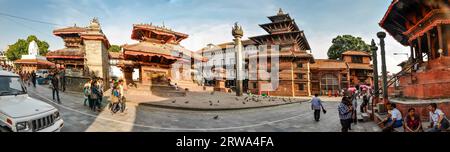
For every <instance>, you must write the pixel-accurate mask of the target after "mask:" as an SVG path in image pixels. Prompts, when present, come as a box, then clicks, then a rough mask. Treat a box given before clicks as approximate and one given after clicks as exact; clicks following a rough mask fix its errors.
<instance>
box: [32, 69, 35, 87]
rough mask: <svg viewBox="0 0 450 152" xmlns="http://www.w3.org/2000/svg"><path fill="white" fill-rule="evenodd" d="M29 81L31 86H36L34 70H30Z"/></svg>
mask: <svg viewBox="0 0 450 152" xmlns="http://www.w3.org/2000/svg"><path fill="white" fill-rule="evenodd" d="M31 83H33V87H34V88H36V72H34V71H32V72H31Z"/></svg>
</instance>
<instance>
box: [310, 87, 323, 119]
mask: <svg viewBox="0 0 450 152" xmlns="http://www.w3.org/2000/svg"><path fill="white" fill-rule="evenodd" d="M311 109H312V110H314V120H316V122H318V121H319V120H320V112H321V110H323V111H324V113H326V110H325V108H324V107H323V105H322V101H321V100H320V98H319V94H317V93H316V94H315V95H314V97H313V98H312V99H311Z"/></svg>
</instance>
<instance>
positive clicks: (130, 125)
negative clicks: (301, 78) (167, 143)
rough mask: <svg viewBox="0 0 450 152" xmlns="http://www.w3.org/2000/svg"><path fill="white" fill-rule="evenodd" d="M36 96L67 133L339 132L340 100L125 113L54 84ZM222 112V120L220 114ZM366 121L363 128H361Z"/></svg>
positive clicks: (369, 127) (371, 127) (372, 127)
mask: <svg viewBox="0 0 450 152" xmlns="http://www.w3.org/2000/svg"><path fill="white" fill-rule="evenodd" d="M29 90H30V91H29V93H30V96H31V97H33V98H38V99H40V100H43V101H45V102H48V103H51V104H53V105H55V107H57V108H58V109H59V110H60V113H61V115H62V118H63V120H64V122H65V127H63V129H62V131H63V132H186V131H189V132H210V131H215V132H236V131H242V132H255V131H258V132H339V131H340V123H339V118H338V115H337V105H338V104H339V102H336V101H325V102H324V103H323V104H324V106H325V108H326V109H327V110H328V113H327V114H325V115H322V116H321V121H320V122H315V121H314V119H313V111H312V110H311V109H310V108H311V107H310V103H307V102H301V103H296V104H288V105H281V106H275V107H267V108H257V109H245V110H227V111H190V110H177V109H165V108H155V107H149V106H139V105H135V106H133V105H130V106H128V110H127V111H126V113H124V114H111V112H110V111H109V110H104V111H102V112H93V111H90V110H89V109H88V108H87V107H85V106H83V103H82V101H83V98H82V95H80V94H73V93H61V99H62V104H61V105H59V104H54V103H52V102H51V100H49V99H50V98H51V91H50V89H48V88H40V87H38V88H37V89H29ZM214 117H217V119H214ZM357 126H361V127H357ZM353 129H354V130H352V131H351V132H378V131H379V129H378V127H377V126H376V124H375V123H374V122H364V123H358V124H357V125H354V127H353Z"/></svg>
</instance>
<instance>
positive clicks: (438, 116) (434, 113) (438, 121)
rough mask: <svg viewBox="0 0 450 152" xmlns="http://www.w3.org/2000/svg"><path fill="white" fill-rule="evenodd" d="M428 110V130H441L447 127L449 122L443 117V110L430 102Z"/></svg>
mask: <svg viewBox="0 0 450 152" xmlns="http://www.w3.org/2000/svg"><path fill="white" fill-rule="evenodd" d="M428 111H430V112H429V115H430V126H428V128H429V130H428V132H441V131H442V130H445V129H447V128H448V127H449V122H448V120H447V118H446V117H445V114H444V112H442V110H441V109H438V108H437V104H436V103H431V104H430V105H429V106H428Z"/></svg>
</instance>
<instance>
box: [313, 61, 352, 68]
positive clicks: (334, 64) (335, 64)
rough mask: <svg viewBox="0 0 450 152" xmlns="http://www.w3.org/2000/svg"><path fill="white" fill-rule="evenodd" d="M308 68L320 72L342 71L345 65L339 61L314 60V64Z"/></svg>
mask: <svg viewBox="0 0 450 152" xmlns="http://www.w3.org/2000/svg"><path fill="white" fill-rule="evenodd" d="M310 68H311V69H320V70H342V69H347V65H346V64H345V62H344V61H341V60H332V59H316V60H315V63H314V64H311V65H310Z"/></svg>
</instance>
